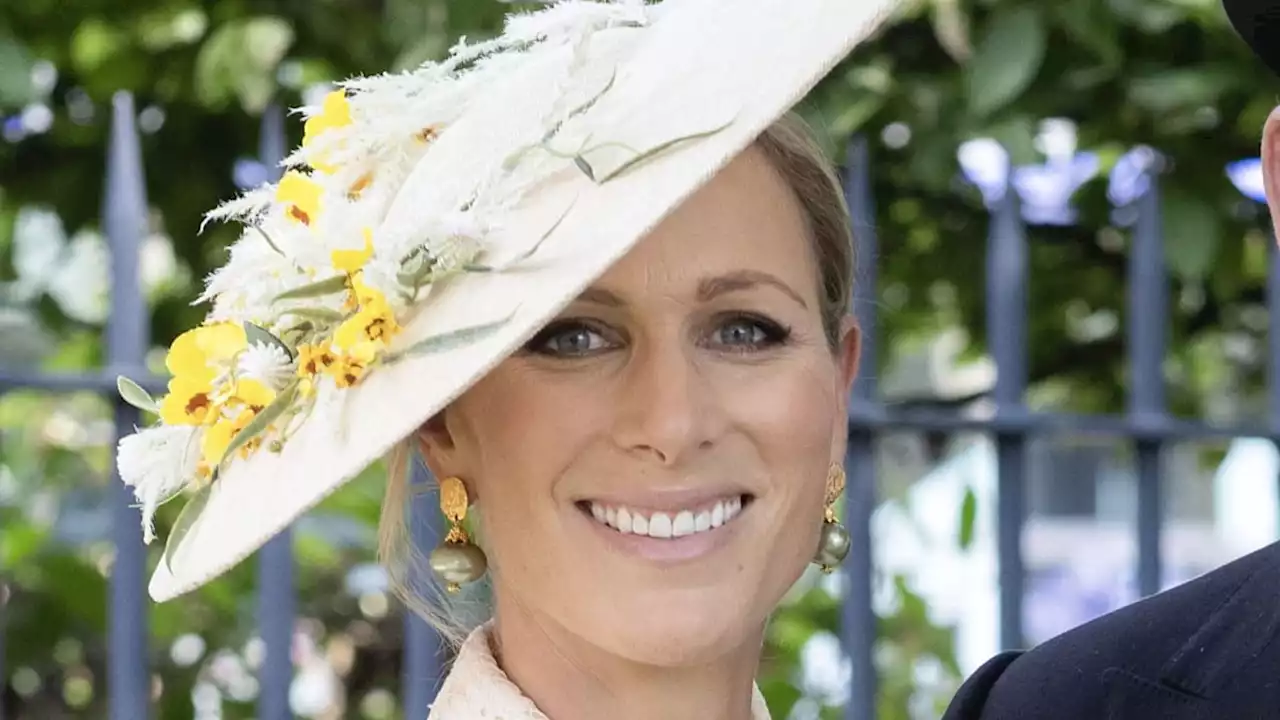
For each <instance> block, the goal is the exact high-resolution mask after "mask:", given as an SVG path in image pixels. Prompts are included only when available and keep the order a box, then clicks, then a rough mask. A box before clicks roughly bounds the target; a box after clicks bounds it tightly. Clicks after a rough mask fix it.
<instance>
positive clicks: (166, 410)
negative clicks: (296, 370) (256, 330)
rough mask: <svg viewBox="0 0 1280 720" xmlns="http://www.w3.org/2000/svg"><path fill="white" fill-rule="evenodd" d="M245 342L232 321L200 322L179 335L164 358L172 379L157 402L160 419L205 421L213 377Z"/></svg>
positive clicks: (178, 422) (241, 330) (179, 422)
mask: <svg viewBox="0 0 1280 720" xmlns="http://www.w3.org/2000/svg"><path fill="white" fill-rule="evenodd" d="M247 345H248V338H247V337H246V335H245V331H244V328H243V327H242V326H241V325H239V324H236V323H213V324H209V325H201V326H200V327H197V328H194V329H192V330H188V331H187V332H185V333H183V334H181V335H179V336H178V337H177V338H176V339H175V340H174V341H173V344H172V345H170V346H169V352H168V354H167V355H166V356H165V360H164V364H165V367H166V368H168V370H169V372H170V373H172V374H173V379H172V380H170V381H169V393H168V395H166V396H165V398H164V400H163V401H161V403H160V419H161V420H163V421H164V422H165V424H167V425H200V424H203V423H205V422H206V421H207V420H208V419H209V413H210V411H211V410H212V409H213V404H214V403H213V400H212V395H213V390H214V388H213V383H214V380H215V379H216V378H217V377H218V375H219V374H220V373H221V372H222V370H223V368H224V367H225V366H226V364H227V363H229V362H230V361H231V359H232V358H234V357H235V355H236V354H237V353H239V352H240V351H242V350H244V349H245V347H246V346H247Z"/></svg>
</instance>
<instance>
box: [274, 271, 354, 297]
mask: <svg viewBox="0 0 1280 720" xmlns="http://www.w3.org/2000/svg"><path fill="white" fill-rule="evenodd" d="M346 289H347V276H346V275H335V276H334V277H331V278H325V279H324V280H317V281H316V282H313V283H309V284H307V285H303V286H302V287H296V288H294V289H292V290H286V291H284V292H282V293H280V294H279V295H277V296H276V297H275V299H274V300H273V302H279V301H281V300H302V299H304V298H314V297H323V296H325V295H332V294H334V293H336V292H342V291H343V290H346Z"/></svg>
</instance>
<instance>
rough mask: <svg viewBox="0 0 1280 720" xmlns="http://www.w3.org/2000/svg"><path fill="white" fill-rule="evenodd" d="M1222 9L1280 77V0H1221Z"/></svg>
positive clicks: (1255, 52)
mask: <svg viewBox="0 0 1280 720" xmlns="http://www.w3.org/2000/svg"><path fill="white" fill-rule="evenodd" d="M1222 7H1223V9H1224V10H1226V12H1227V19H1228V20H1230V22H1231V26H1232V27H1233V28H1235V31H1236V33H1237V34H1238V35H1240V37H1241V38H1242V39H1244V41H1245V42H1246V43H1248V45H1249V47H1250V48H1252V49H1253V52H1254V54H1255V55H1257V56H1258V58H1259V59H1260V60H1262V62H1263V63H1265V64H1266V66H1267V67H1269V68H1271V71H1272V72H1274V73H1276V74H1277V75H1280V1H1277V0H1222Z"/></svg>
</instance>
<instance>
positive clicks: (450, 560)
mask: <svg viewBox="0 0 1280 720" xmlns="http://www.w3.org/2000/svg"><path fill="white" fill-rule="evenodd" d="M470 506H471V502H470V499H469V498H468V497H467V486H466V485H464V484H463V482H462V479H461V478H456V477H450V478H445V479H444V480H441V481H440V510H441V512H443V513H444V516H445V517H446V518H448V520H449V534H448V535H446V536H445V538H444V542H442V543H440V545H438V546H436V549H435V550H432V551H431V570H432V572H434V573H435V574H436V577H438V578H440V579H441V580H442V581H443V582H444V583H445V586H444V587H445V590H446V591H447V592H449V593H456V592H458V591H459V590H461V589H462V585H464V584H466V583H470V582H475V581H476V580H479V579H480V577H481V576H483V575H484V573H485V570H486V569H488V567H489V559H488V558H487V557H485V554H484V551H483V550H481V549H480V548H479V546H477V545H476V544H475V543H473V542H471V538H469V537H467V531H466V530H464V529H463V527H462V521H463V520H465V519H466V517H467V509H468V508H469V507H470Z"/></svg>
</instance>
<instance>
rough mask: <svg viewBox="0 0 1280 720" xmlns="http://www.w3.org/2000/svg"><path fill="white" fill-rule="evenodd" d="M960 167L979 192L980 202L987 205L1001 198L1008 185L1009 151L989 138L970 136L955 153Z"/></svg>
mask: <svg viewBox="0 0 1280 720" xmlns="http://www.w3.org/2000/svg"><path fill="white" fill-rule="evenodd" d="M956 157H957V159H959V161H960V171H961V172H962V173H963V174H964V177H965V179H966V180H968V181H969V182H970V183H972V184H973V186H974V187H976V188H978V191H979V192H981V193H982V202H983V204H984V205H986V206H987V207H988V208H992V207H995V205H996V203H998V202H1000V201H1001V200H1002V199H1004V193H1005V190H1006V189H1007V188H1008V186H1009V153H1008V152H1006V151H1005V149H1004V147H1003V146H1001V145H1000V143H998V142H996V141H995V140H992V139H991V138H979V139H977V140H970V141H968V142H966V143H963V144H961V145H960V151H959V152H957V153H956Z"/></svg>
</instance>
